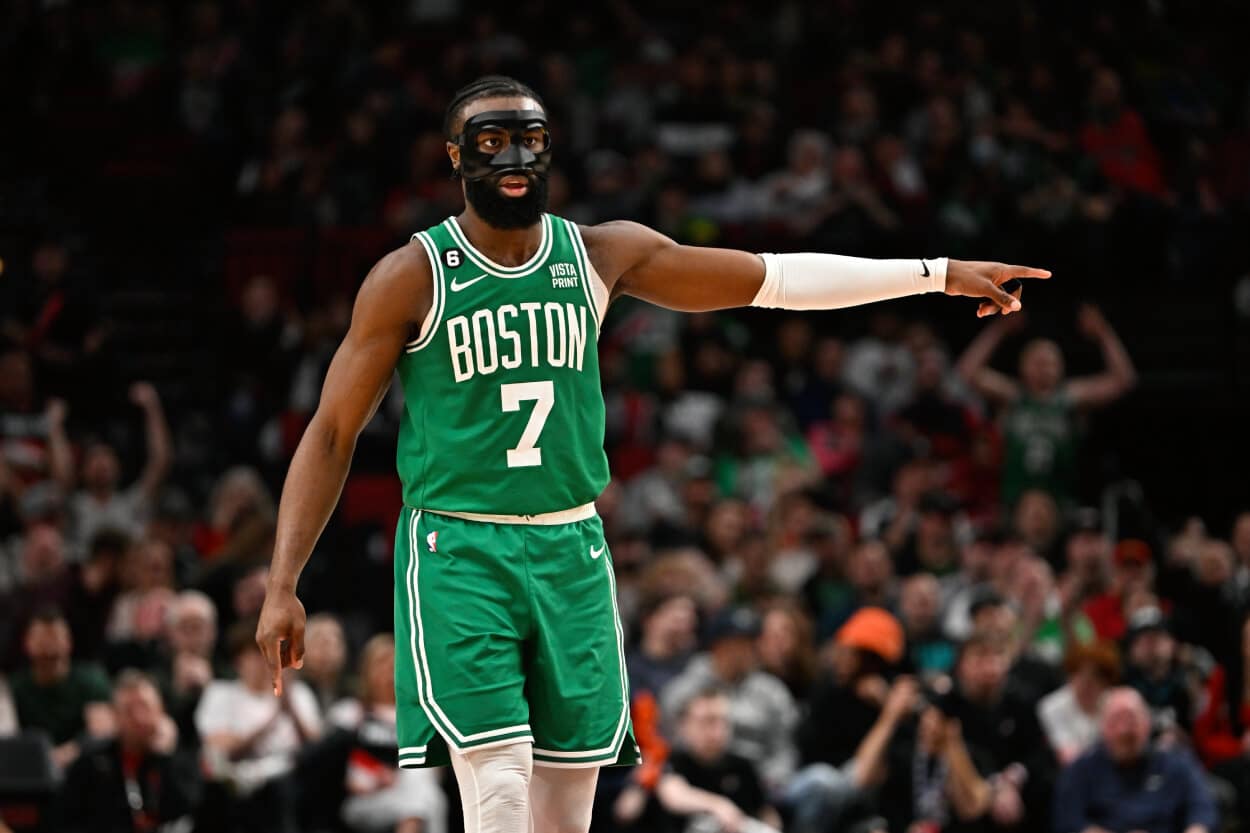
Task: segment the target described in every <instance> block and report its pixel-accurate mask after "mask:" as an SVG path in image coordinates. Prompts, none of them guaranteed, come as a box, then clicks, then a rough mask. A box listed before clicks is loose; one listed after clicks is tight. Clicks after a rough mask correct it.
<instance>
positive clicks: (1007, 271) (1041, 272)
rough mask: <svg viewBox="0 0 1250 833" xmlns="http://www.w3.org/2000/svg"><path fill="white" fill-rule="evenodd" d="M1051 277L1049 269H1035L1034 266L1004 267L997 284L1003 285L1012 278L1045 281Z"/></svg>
mask: <svg viewBox="0 0 1250 833" xmlns="http://www.w3.org/2000/svg"><path fill="white" fill-rule="evenodd" d="M1049 277H1050V270H1049V269H1035V268H1033V267H1032V266H1004V267H1003V268H1002V272H1001V274H1000V277H999V278H998V280H997V281H996V282H997V283H1002V282H1003V281H1007V280H1010V279H1012V278H1040V279H1042V280H1045V279H1046V278H1049Z"/></svg>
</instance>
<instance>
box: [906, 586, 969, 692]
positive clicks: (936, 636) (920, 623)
mask: <svg viewBox="0 0 1250 833" xmlns="http://www.w3.org/2000/svg"><path fill="white" fill-rule="evenodd" d="M898 612H899V620H900V622H901V624H902V626H903V633H904V636H905V643H906V645H907V662H908V665H910V666H911V670H912V671H913V672H914V673H915V674H916V675H917V676H918V677H920V678H921V679H923V680H924V681H926V682H928V683H929V684H933V683H934V682H935V681H936V680H939V679H941V678H943V677H947V676H948V675H949V674H950V671H951V669H952V668H953V667H954V665H955V647H956V646H955V644H954V643H953V642H951V640H950V639H948V638H947V637H946V635H945V634H943V633H942V623H941V615H942V585H941V582H939V581H938V579H937V577H936V576H934V575H932V574H930V573H925V572H921V573H916V574H915V575H912V576H908V577H907V578H906V579H904V580H903V584H902V590H901V592H900V593H899V600H898Z"/></svg>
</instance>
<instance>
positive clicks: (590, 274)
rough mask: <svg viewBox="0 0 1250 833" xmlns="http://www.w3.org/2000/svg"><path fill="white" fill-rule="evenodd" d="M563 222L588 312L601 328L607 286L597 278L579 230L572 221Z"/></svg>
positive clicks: (605, 304) (605, 313) (605, 307)
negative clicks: (579, 276) (588, 307)
mask: <svg viewBox="0 0 1250 833" xmlns="http://www.w3.org/2000/svg"><path fill="white" fill-rule="evenodd" d="M563 222H564V224H565V225H566V226H567V227H568V229H569V240H570V242H572V244H573V253H574V255H575V256H576V257H577V260H578V264H579V266H580V269H579V271H580V272H581V273H582V288H583V289H585V290H586V303H588V304H590V312H591V315H593V316H594V317H595V323H596V324H598V325H599V327H600V328H602V327H603V317H604V316H605V315H607V312H608V300H609V294H608V287H607V284H605V283H604V282H603V278H601V277H599V273H598V272H597V271H596V270H595V265H594V264H593V263H591V262H590V255H589V253H587V251H586V241H584V240H582V230H581V228H580V227H579V226H578V225H577V223H575V222H573V221H572V220H564V221H563Z"/></svg>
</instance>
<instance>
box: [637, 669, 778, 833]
mask: <svg viewBox="0 0 1250 833" xmlns="http://www.w3.org/2000/svg"><path fill="white" fill-rule="evenodd" d="M678 726H679V729H678V739H679V743H678V747H677V749H676V751H674V752H673V755H672V758H671V759H670V767H671V772H670V773H669V774H667V775H664V776H663V777H661V778H660V782H659V784H658V785H657V787H656V797H657V798H659V800H660V803H661V805H662V806H663V807H664V808H665V809H666V810H668V811H669V812H670V813H672V814H674V815H676V816H680V817H690V816H697V815H706V816H710V817H711V820H712V823H705V824H696V825H695V827H696V829H698V830H700V831H703V830H706V831H707V833H712V831H728V830H740V831H743V833H769V831H777V830H780V829H781V817H780V816H779V815H778V814H777V811H776V810H775V809H773V807H772V806H770V805H769V802H768V794H767V792H766V790H765V788H764V785H763V783H762V782H761V780H760V777H759V775H758V774H757V773H756V769H755V764H754V763H753V762H752V761H751V759H749V758H745V757H742V756H740V755H737V754H735V753H734V752H732V751H731V738H732V731H733V728H732V724H731V720H730V704H729V698H728V697H727V696H726V695H725V693H724V692H723V691H720V690H719V689H716V688H711V689H705V690H702V691H700V692H698V693H697V694H695V696H694V697H693V698H691V699H690V700H689V701H687V702H686V705H685V709H684V711H683V713H682V715H681V717H680V718H679V723H678ZM753 820H758V821H759V822H762V823H755V822H754V821H753Z"/></svg>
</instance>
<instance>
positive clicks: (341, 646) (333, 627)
mask: <svg viewBox="0 0 1250 833" xmlns="http://www.w3.org/2000/svg"><path fill="white" fill-rule="evenodd" d="M304 638H305V640H306V641H307V645H308V649H307V653H306V654H305V655H304V667H303V669H302V670H303V672H304V673H303V674H301V675H300V676H301V679H303V681H304V682H305V684H307V685H308V687H309V688H311V689H312V692H313V694H315V695H317V702H318V704H320V706H321V710H322V711H325V710H326V709H328V708H330V706H332V705H333V704H334V703H336V702H338V701H339V700H340V699H342V698H343V697H346V696H348V695H350V694H351V692H352V681H351V680H349V679H348V678H347V677H346V676H345V675H344V673H343V672H344V669H346V668H347V637H346V636H345V635H344V634H343V624H342V623H341V622H339V620H338V617H336V616H334V615H333V614H330V613H319V614H316V615H314V616H311V617H309V619H308V625H307V627H306V629H305V633H304Z"/></svg>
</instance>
